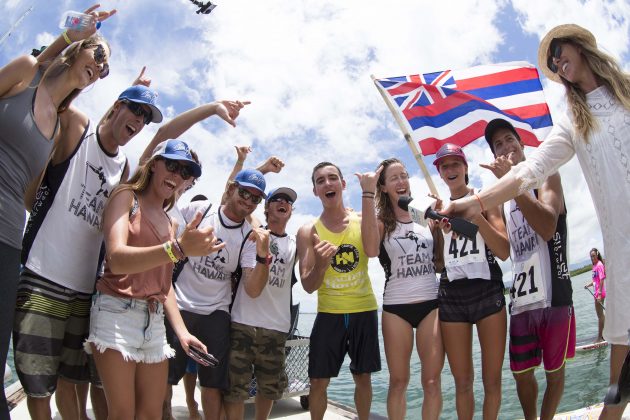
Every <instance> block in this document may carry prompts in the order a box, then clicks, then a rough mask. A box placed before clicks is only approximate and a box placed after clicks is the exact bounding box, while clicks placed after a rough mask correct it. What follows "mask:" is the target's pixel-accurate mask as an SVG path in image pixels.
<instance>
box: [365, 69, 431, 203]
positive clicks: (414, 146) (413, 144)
mask: <svg viewBox="0 0 630 420" xmlns="http://www.w3.org/2000/svg"><path fill="white" fill-rule="evenodd" d="M370 77H371V78H372V81H373V82H374V85H376V89H378V92H379V93H380V94H381V96H382V97H383V100H384V101H385V103H386V104H387V108H389V111H390V112H391V113H392V115H393V116H394V119H395V120H396V122H397V123H398V127H400V130H401V131H402V132H403V135H404V137H405V140H406V141H407V144H408V145H409V147H410V148H411V152H412V153H413V157H415V158H416V162H418V166H420V171H422V175H424V179H425V181H426V182H427V185H428V186H429V191H431V194H433V195H435V196H436V197H439V194H438V191H437V188H436V187H435V184H434V183H433V179H432V178H431V175H430V174H429V170H428V169H427V166H426V165H425V164H424V160H422V152H420V150H419V149H418V145H417V144H416V142H415V141H413V139H412V138H411V134H410V133H409V131H407V127H405V124H404V123H403V121H402V119H401V118H400V114H399V113H398V111H397V110H396V109H395V108H394V105H393V104H392V102H391V101H390V99H389V98H388V97H387V95H386V94H385V92H384V91H383V88H382V87H381V86H380V85H379V84H378V83H377V81H376V77H374V75H373V74H372V75H370Z"/></svg>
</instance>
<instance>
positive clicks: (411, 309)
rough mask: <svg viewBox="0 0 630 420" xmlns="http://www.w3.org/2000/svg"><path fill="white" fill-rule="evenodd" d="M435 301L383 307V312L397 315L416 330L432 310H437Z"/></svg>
mask: <svg viewBox="0 0 630 420" xmlns="http://www.w3.org/2000/svg"><path fill="white" fill-rule="evenodd" d="M437 307H438V301H437V299H432V300H427V301H425V302H417V303H402V304H397V305H383V311H385V312H389V313H390V314H394V315H398V316H399V317H401V318H402V319H404V320H405V321H407V322H408V323H409V325H411V328H418V325H420V323H421V322H422V320H423V319H424V318H426V316H427V315H429V314H430V313H431V311H432V310H434V309H437Z"/></svg>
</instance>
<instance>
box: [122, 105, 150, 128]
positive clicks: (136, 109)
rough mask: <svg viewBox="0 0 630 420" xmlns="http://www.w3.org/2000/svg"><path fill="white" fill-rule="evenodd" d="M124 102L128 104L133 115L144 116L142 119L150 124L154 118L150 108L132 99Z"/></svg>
mask: <svg viewBox="0 0 630 420" xmlns="http://www.w3.org/2000/svg"><path fill="white" fill-rule="evenodd" d="M123 102H124V104H125V105H127V108H129V111H131V113H132V114H133V115H135V116H136V117H142V121H143V122H144V124H145V125H149V123H150V122H151V120H153V113H152V112H151V111H150V110H148V109H146V108H144V107H143V106H142V105H140V104H139V103H137V102H132V101H123Z"/></svg>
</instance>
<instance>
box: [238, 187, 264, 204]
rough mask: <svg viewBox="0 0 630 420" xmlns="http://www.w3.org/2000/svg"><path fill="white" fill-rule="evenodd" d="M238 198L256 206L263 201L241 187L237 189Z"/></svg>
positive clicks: (258, 196) (259, 196)
mask: <svg viewBox="0 0 630 420" xmlns="http://www.w3.org/2000/svg"><path fill="white" fill-rule="evenodd" d="M238 196H239V197H241V198H242V199H243V200H249V201H251V202H252V203H253V204H258V203H260V202H261V201H262V199H263V198H262V196H261V195H255V194H253V193H252V192H250V191H247V190H246V189H245V188H242V187H238Z"/></svg>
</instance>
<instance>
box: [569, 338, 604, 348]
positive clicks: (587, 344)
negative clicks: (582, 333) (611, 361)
mask: <svg viewBox="0 0 630 420" xmlns="http://www.w3.org/2000/svg"><path fill="white" fill-rule="evenodd" d="M594 340H595V337H593V338H591V339H590V340H581V341H579V342H578V343H577V344H576V345H575V351H590V350H596V349H601V348H602V347H606V346H607V345H608V342H607V341H605V340H604V341H599V342H597V343H593V341H594Z"/></svg>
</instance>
